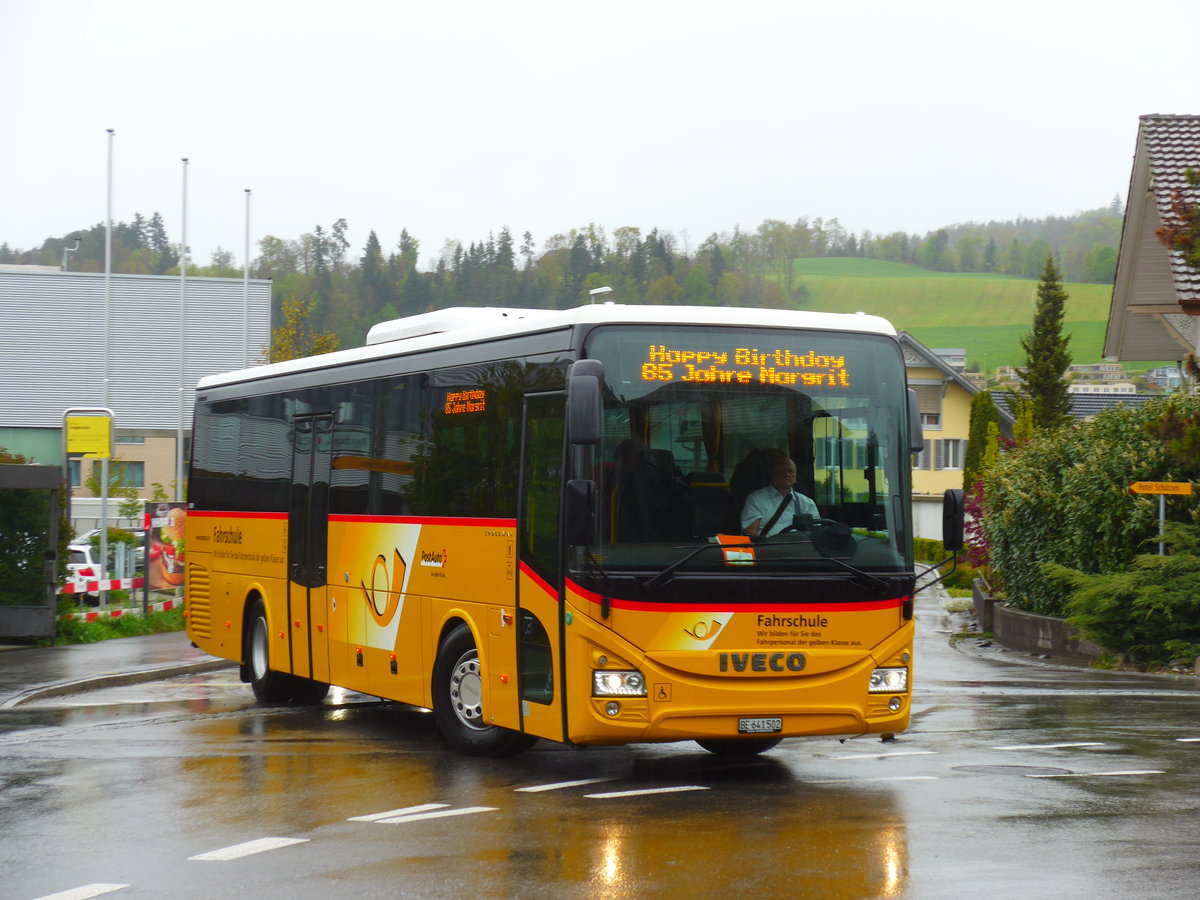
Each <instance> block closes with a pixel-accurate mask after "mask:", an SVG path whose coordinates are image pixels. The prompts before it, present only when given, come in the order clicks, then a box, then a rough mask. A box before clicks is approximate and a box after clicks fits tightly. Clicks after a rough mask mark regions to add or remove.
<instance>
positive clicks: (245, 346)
mask: <svg viewBox="0 0 1200 900" xmlns="http://www.w3.org/2000/svg"><path fill="white" fill-rule="evenodd" d="M245 191H246V250H245V261H244V262H243V264H242V365H243V366H245V367H247V368H249V367H250V188H246V189H245Z"/></svg>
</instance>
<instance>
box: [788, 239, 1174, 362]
mask: <svg viewBox="0 0 1200 900" xmlns="http://www.w3.org/2000/svg"><path fill="white" fill-rule="evenodd" d="M796 273H797V274H798V275H799V277H800V281H801V283H802V284H803V285H804V287H805V288H806V289H807V291H808V299H807V302H806V303H805V306H806V308H808V309H812V310H817V311H821V312H848V313H852V312H865V313H871V314H873V315H877V316H883V317H884V318H886V319H888V320H889V321H891V323H892V324H893V325H895V326H896V329H897V330H898V331H907V332H908V333H909V334H911V335H912V336H913V337H915V338H916V339H917V340H918V341H920V342H921V343H922V344H924V345H925V346H927V347H961V348H963V349H965V350H966V352H967V363H968V367H969V368H972V369H976V370H978V371H983V372H992V371H994V370H995V369H996V367H997V366H1006V365H1007V366H1020V365H1024V363H1025V352H1024V351H1023V350H1022V349H1021V338H1022V337H1023V336H1024V335H1026V334H1028V333H1029V331H1030V329H1031V328H1032V326H1033V310H1034V305H1035V303H1036V302H1037V285H1038V282H1037V281H1036V280H1035V279H1027V278H1014V277H1012V276H1009V275H982V274H954V273H948V272H931V271H929V270H927V269H921V268H918V267H916V266H910V265H904V264H902V263H890V262H883V261H881V260H874V259H851V258H845V259H843V258H831V259H803V260H798V261H797V262H796ZM1063 289H1064V290H1065V291H1066V292H1067V295H1068V298H1069V299H1068V300H1067V308H1066V315H1065V317H1064V322H1063V330H1064V331H1065V332H1066V333H1067V334H1069V335H1070V336H1071V344H1070V350H1071V357H1072V361H1073V362H1076V363H1093V362H1100V361H1102V353H1103V350H1104V333H1105V329H1106V328H1107V325H1108V309H1109V304H1110V303H1111V301H1112V285H1108V284H1071V283H1064V284H1063ZM1154 365H1156V364H1155V363H1133V364H1128V365H1127V366H1126V368H1127V369H1128V370H1129V371H1131V372H1133V371H1144V370H1145V369H1148V368H1151V367H1152V366H1154Z"/></svg>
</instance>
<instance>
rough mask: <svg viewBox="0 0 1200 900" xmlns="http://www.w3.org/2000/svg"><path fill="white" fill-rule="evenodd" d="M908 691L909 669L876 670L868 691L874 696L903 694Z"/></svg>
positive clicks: (872, 675)
mask: <svg viewBox="0 0 1200 900" xmlns="http://www.w3.org/2000/svg"><path fill="white" fill-rule="evenodd" d="M907 689H908V669H876V670H875V671H874V672H872V673H871V683H870V686H869V687H868V688H867V691H868V692H869V693H872V694H902V693H904V691H906V690H907Z"/></svg>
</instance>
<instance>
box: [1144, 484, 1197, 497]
mask: <svg viewBox="0 0 1200 900" xmlns="http://www.w3.org/2000/svg"><path fill="white" fill-rule="evenodd" d="M1129 490H1131V491H1132V492H1133V493H1135V494H1180V495H1183V496H1190V495H1191V493H1192V483H1191V482H1190V481H1135V482H1134V483H1133V484H1131V485H1130V486H1129Z"/></svg>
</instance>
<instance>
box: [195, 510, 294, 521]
mask: <svg viewBox="0 0 1200 900" xmlns="http://www.w3.org/2000/svg"><path fill="white" fill-rule="evenodd" d="M187 514H188V516H189V517H195V518H197V519H286V518H287V517H288V514H287V513H285V512H221V511H220V510H212V509H189V510H188V511H187Z"/></svg>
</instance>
